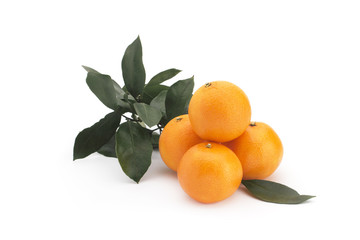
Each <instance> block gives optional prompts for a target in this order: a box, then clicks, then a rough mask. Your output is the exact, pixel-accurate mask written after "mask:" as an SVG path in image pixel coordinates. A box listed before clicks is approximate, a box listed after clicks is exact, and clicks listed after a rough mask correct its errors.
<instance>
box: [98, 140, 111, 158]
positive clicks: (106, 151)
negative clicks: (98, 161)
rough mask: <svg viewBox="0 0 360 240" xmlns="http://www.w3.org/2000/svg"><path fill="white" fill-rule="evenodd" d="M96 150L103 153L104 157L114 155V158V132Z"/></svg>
mask: <svg viewBox="0 0 360 240" xmlns="http://www.w3.org/2000/svg"><path fill="white" fill-rule="evenodd" d="M97 152H98V153H100V154H102V155H104V156H106V157H114V158H116V151H115V134H114V135H113V136H112V137H111V138H110V140H109V141H108V142H107V143H105V144H104V145H103V146H102V147H101V148H100V149H99V150H98V151H97Z"/></svg>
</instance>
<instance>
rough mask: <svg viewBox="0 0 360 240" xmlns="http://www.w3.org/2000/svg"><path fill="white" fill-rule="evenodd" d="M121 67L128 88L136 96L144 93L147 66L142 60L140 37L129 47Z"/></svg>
mask: <svg viewBox="0 0 360 240" xmlns="http://www.w3.org/2000/svg"><path fill="white" fill-rule="evenodd" d="M121 67H122V75H123V78H124V82H125V86H126V89H127V90H128V91H129V93H130V94H131V95H132V96H133V97H134V98H137V97H138V96H139V95H140V94H141V93H142V91H143V89H144V85H145V68H144V64H143V61H142V46H141V41H140V37H137V38H136V39H135V41H134V42H133V43H131V44H130V45H129V46H128V47H127V49H126V51H125V54H124V57H123V59H122V62H121Z"/></svg>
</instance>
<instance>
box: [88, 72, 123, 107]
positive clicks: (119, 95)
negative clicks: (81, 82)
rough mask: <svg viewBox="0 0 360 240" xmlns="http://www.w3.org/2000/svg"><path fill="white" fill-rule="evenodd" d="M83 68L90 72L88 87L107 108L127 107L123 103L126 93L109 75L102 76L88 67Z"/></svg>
mask: <svg viewBox="0 0 360 240" xmlns="http://www.w3.org/2000/svg"><path fill="white" fill-rule="evenodd" d="M83 68H84V69H85V70H86V71H88V75H87V77H86V83H87V85H88V86H89V88H90V90H91V91H92V92H93V93H94V94H95V95H96V96H97V97H98V99H99V100H100V101H101V102H102V103H103V104H104V105H105V106H107V107H108V108H111V109H113V110H114V109H116V108H117V107H118V106H121V107H123V108H124V107H125V108H126V107H127V105H126V103H124V102H123V101H121V100H122V99H124V94H125V92H124V91H123V90H122V88H121V87H120V86H119V84H117V83H116V82H115V81H114V80H112V79H111V77H110V76H109V75H105V74H101V73H99V72H97V71H96V70H94V69H92V68H89V67H86V66H83Z"/></svg>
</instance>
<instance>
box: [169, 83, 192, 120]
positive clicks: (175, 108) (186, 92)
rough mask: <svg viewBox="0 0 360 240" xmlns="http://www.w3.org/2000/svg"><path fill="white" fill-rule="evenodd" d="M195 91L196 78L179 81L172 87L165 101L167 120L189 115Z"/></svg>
mask: <svg viewBox="0 0 360 240" xmlns="http://www.w3.org/2000/svg"><path fill="white" fill-rule="evenodd" d="M193 89H194V77H191V78H189V79H185V80H181V81H177V82H176V83H174V84H173V85H171V86H170V88H169V90H168V92H167V94H166V99H165V108H166V116H167V120H168V121H170V120H171V119H173V118H174V117H177V116H179V115H182V114H185V113H187V106H188V104H189V101H190V98H191V97H192V92H193Z"/></svg>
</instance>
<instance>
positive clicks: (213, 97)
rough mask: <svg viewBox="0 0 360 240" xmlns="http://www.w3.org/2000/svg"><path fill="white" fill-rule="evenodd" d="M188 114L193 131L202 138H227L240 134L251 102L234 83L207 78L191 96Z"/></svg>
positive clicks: (246, 120)
mask: <svg viewBox="0 0 360 240" xmlns="http://www.w3.org/2000/svg"><path fill="white" fill-rule="evenodd" d="M189 118H190V122H191V125H192V127H193V129H194V132H195V133H196V134H197V135H198V136H199V137H201V138H202V139H206V140H211V141H215V142H227V141H231V140H233V139H235V138H237V137H239V136H240V135H241V134H242V133H243V132H244V131H245V129H246V127H247V126H248V125H249V123H250V119H251V108H250V103H249V100H248V98H247V96H246V95H245V93H244V92H243V91H242V90H241V89H240V88H239V87H238V86H236V85H235V84H232V83H230V82H226V81H215V82H210V83H207V84H205V85H204V86H202V87H200V88H199V89H198V90H196V92H195V93H194V95H193V96H192V98H191V100H190V104H189Z"/></svg>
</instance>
